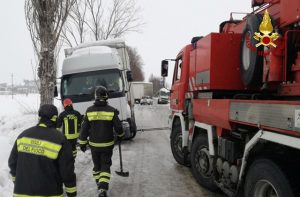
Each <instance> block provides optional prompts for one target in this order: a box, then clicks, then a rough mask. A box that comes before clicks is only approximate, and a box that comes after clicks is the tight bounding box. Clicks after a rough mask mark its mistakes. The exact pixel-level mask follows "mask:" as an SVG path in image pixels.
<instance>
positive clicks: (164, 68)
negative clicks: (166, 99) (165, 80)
mask: <svg viewBox="0 0 300 197" xmlns="http://www.w3.org/2000/svg"><path fill="white" fill-rule="evenodd" d="M168 67H169V62H168V61H167V60H163V61H161V76H162V77H167V76H168Z"/></svg>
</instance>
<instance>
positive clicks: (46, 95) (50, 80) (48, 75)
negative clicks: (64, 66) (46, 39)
mask: <svg viewBox="0 0 300 197" xmlns="http://www.w3.org/2000/svg"><path fill="white" fill-rule="evenodd" d="M53 51H54V50H50V51H45V52H43V54H42V58H41V60H40V66H39V73H38V75H39V78H40V86H41V87H40V96H41V105H42V104H53V97H54V88H55V82H56V69H55V68H56V67H55V62H54V52H53Z"/></svg>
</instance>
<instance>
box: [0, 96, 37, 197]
mask: <svg viewBox="0 0 300 197" xmlns="http://www.w3.org/2000/svg"><path fill="white" fill-rule="evenodd" d="M38 107H39V95H37V94H29V95H28V96H24V95H14V97H13V99H12V97H11V96H10V95H0V150H1V151H0V197H8V196H12V191H13V183H12V181H11V179H10V174H9V169H8V166H7V160H8V157H9V153H10V151H11V148H12V146H13V144H14V142H15V139H16V138H17V136H18V135H19V134H20V133H21V132H22V131H23V130H25V129H27V128H29V127H31V126H33V125H34V124H36V122H37V115H36V114H37V111H38Z"/></svg>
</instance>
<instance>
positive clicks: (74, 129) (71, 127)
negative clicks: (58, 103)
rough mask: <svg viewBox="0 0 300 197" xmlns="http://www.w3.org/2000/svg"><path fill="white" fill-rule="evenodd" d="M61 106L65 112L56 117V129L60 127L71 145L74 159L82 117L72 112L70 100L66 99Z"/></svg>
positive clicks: (74, 111) (76, 112)
mask: <svg viewBox="0 0 300 197" xmlns="http://www.w3.org/2000/svg"><path fill="white" fill-rule="evenodd" d="M63 104H64V108H65V111H63V112H62V113H61V114H60V115H59V117H58V120H57V128H58V129H59V128H60V127H61V126H62V132H63V134H64V135H65V136H66V138H67V140H68V142H70V144H71V145H72V151H73V157H74V158H75V157H76V155H77V150H76V144H77V138H78V136H79V129H80V125H81V121H82V117H81V114H80V113H79V112H78V111H76V110H74V108H73V103H72V100H71V99H69V98H66V99H65V100H64V102H63Z"/></svg>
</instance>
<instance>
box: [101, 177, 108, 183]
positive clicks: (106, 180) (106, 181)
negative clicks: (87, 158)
mask: <svg viewBox="0 0 300 197" xmlns="http://www.w3.org/2000/svg"><path fill="white" fill-rule="evenodd" d="M100 182H105V183H109V179H107V178H100V179H99V183H100Z"/></svg>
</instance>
